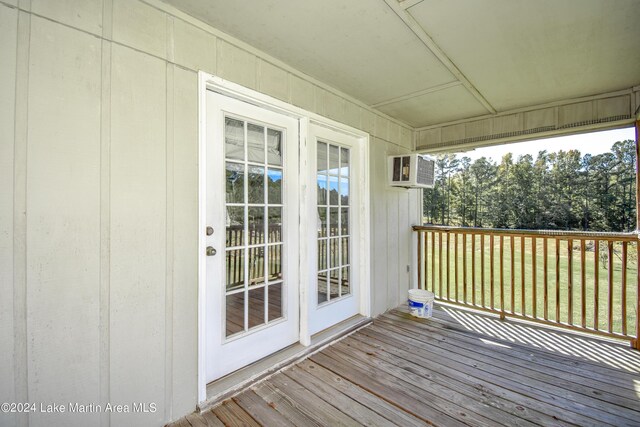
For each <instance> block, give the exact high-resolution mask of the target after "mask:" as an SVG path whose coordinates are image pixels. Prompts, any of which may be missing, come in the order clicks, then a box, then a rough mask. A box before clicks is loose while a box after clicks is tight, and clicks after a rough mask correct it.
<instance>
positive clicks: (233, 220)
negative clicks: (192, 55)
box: [225, 117, 286, 336]
mask: <svg viewBox="0 0 640 427" xmlns="http://www.w3.org/2000/svg"><path fill="white" fill-rule="evenodd" d="M283 148H284V132H283V131H282V130H279V129H272V128H270V127H269V126H268V125H265V124H260V123H252V122H249V121H244V120H242V119H239V118H234V117H226V118H225V157H226V159H227V161H226V162H225V165H226V166H225V168H226V202H227V206H226V211H227V227H226V233H227V235H226V246H227V250H226V259H225V271H226V284H225V285H226V286H225V291H226V304H227V306H226V336H230V335H233V334H238V333H243V332H247V331H248V330H249V329H251V328H256V327H259V326H261V325H264V324H265V323H267V322H270V321H274V320H277V319H280V318H282V317H283V313H284V311H285V307H283V305H282V302H283V299H282V295H283V293H286V288H285V286H286V281H285V277H284V275H283V257H282V254H283V250H284V243H283V242H284V235H283V232H284V229H283V220H284V217H283V213H284V204H283V201H284V196H283V189H284V188H286V187H285V176H284V173H283V168H282V167H283Z"/></svg>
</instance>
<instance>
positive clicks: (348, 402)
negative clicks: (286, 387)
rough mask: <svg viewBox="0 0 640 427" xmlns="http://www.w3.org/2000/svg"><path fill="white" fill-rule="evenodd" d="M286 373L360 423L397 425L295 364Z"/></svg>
mask: <svg viewBox="0 0 640 427" xmlns="http://www.w3.org/2000/svg"><path fill="white" fill-rule="evenodd" d="M285 374H286V376H287V377H290V378H291V379H293V380H295V381H297V382H298V383H299V384H304V385H305V387H307V388H309V390H311V391H312V392H313V393H314V394H315V395H317V396H318V397H320V398H321V399H323V400H324V401H325V402H328V403H330V404H331V405H333V406H335V407H336V408H337V409H338V410H339V411H341V412H342V413H344V414H348V415H349V417H351V418H353V419H354V420H356V421H357V422H358V423H359V424H362V425H372V426H379V427H393V426H394V425H395V424H393V423H392V422H390V421H389V420H387V419H386V418H384V417H382V416H380V415H379V414H378V413H376V412H375V411H372V410H371V409H369V408H367V407H366V406H365V405H362V404H361V403H360V402H358V401H356V400H353V399H351V398H350V397H349V396H347V395H344V394H342V393H341V392H339V391H337V390H336V389H334V388H333V387H331V386H330V385H329V384H327V383H325V382H324V381H321V380H319V379H317V378H316V377H314V376H313V375H311V374H309V373H307V372H306V371H304V370H302V369H300V368H298V367H295V366H294V367H292V368H291V369H287V370H286V371H285Z"/></svg>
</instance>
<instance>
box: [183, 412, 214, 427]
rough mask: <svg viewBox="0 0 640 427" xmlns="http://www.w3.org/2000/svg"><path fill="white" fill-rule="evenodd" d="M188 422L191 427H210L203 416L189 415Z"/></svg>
mask: <svg viewBox="0 0 640 427" xmlns="http://www.w3.org/2000/svg"><path fill="white" fill-rule="evenodd" d="M187 421H188V422H189V424H191V427H208V426H209V425H208V424H207V421H206V420H205V419H204V418H203V417H202V415H201V414H197V413H193V414H189V415H187Z"/></svg>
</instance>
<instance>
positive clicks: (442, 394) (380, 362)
mask: <svg viewBox="0 0 640 427" xmlns="http://www.w3.org/2000/svg"><path fill="white" fill-rule="evenodd" d="M363 347H364V343H362V342H357V343H354V342H353V340H352V341H341V342H340V343H338V344H336V345H335V346H333V347H332V350H334V351H336V352H339V353H341V354H343V355H344V356H346V357H348V358H353V359H355V360H358V361H360V362H362V363H366V364H368V365H369V366H370V367H371V369H378V370H381V371H383V372H385V373H387V374H389V375H391V376H393V377H395V378H397V379H398V380H400V381H402V383H403V385H404V387H406V388H407V389H408V390H410V391H411V392H412V393H416V394H417V395H421V396H422V397H423V399H424V400H429V401H430V402H431V403H432V404H434V405H437V407H438V409H439V410H440V411H442V412H444V413H448V414H449V415H451V416H458V415H459V414H460V413H461V411H462V413H464V414H465V415H464V418H461V420H462V419H465V420H466V419H470V420H471V423H472V424H473V425H476V426H494V425H512V426H522V427H533V426H534V425H535V424H533V423H531V422H529V421H527V420H525V419H521V418H519V417H512V416H509V415H508V414H505V413H504V412H503V411H501V410H500V409H498V408H495V407H492V406H491V405H490V404H488V402H486V399H485V402H483V401H480V400H473V399H469V398H468V397H467V396H465V395H464V394H462V393H460V392H459V391H458V390H456V389H455V388H454V387H452V386H451V384H449V385H448V386H443V385H442V384H439V383H437V382H435V381H433V380H432V379H430V378H428V377H427V376H421V375H420V373H421V372H420V370H419V369H418V368H419V367H417V366H411V363H406V364H404V366H402V367H401V366H397V365H395V364H392V363H388V362H387V361H385V360H384V359H383V358H381V357H380V354H376V353H375V349H373V348H372V349H371V350H372V351H367V350H366V349H363Z"/></svg>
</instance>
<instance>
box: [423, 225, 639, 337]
mask: <svg viewBox="0 0 640 427" xmlns="http://www.w3.org/2000/svg"><path fill="white" fill-rule="evenodd" d="M425 236H426V242H424V237H425ZM432 236H433V234H432V233H430V232H429V233H425V234H423V243H426V260H425V251H424V250H423V251H422V253H423V259H422V266H424V265H425V262H426V267H427V268H426V274H425V269H424V268H423V269H422V272H423V273H422V280H423V284H421V286H423V287H424V284H425V283H426V288H427V289H428V290H434V287H435V290H434V292H435V293H436V295H437V296H440V297H442V298H444V299H447V297H448V298H449V299H451V300H454V301H455V300H457V301H460V302H463V301H465V300H466V301H467V303H472V302H473V297H474V296H475V304H476V305H482V296H483V294H484V306H485V307H491V293H492V292H491V257H490V241H489V236H485V237H484V245H481V236H475V237H474V238H475V251H472V237H471V236H469V235H468V236H467V237H466V282H465V280H464V270H465V268H464V257H465V252H464V250H463V243H462V239H463V238H462V235H461V234H458V235H457V241H458V243H457V251H458V253H457V259H458V262H457V280H456V263H455V259H456V254H455V250H456V245H455V244H454V237H453V233H449V239H450V243H449V245H448V244H447V240H446V234H445V233H442V239H443V241H442V278H440V274H439V271H440V259H439V252H440V251H439V248H440V246H441V245H440V242H439V239H438V237H437V234H436V238H435V242H434V243H435V245H433V247H432V238H433V237H432ZM543 240H545V239H544V238H542V237H540V238H536V250H535V253H536V266H535V271H536V280H535V291H536V296H535V300H534V298H533V288H534V283H533V262H532V255H533V248H532V239H531V238H529V237H525V238H524V251H523V250H522V247H521V237H519V236H518V237H515V238H514V240H513V257H512V255H511V250H512V249H511V246H512V241H511V238H510V237H504V246H503V253H504V257H503V265H502V271H503V284H504V285H503V292H504V295H503V300H504V310H505V312H507V313H512V312H513V313H517V314H522V313H523V304H522V295H523V290H524V300H525V302H524V314H525V315H527V316H532V315H533V309H534V304H535V311H536V317H538V318H540V319H544V318H545V310H544V308H545V304H544V291H545V281H544V257H545V255H544V248H543ZM546 240H547V245H548V247H547V283H546V287H547V296H548V299H547V316H546V318H547V319H548V320H549V321H551V322H555V321H557V320H558V319H559V321H560V322H562V323H571V324H573V325H577V326H582V324H583V314H582V310H583V308H582V307H583V304H584V324H585V325H586V327H588V328H593V327H594V318H595V310H594V309H595V306H596V302H595V301H596V298H595V288H596V280H595V264H596V262H595V257H596V252H595V248H594V242H593V241H592V240H587V241H585V245H584V251H583V250H582V247H581V242H580V240H573V241H572V244H571V247H572V250H571V252H572V254H571V274H569V264H570V263H569V258H570V257H569V241H568V240H566V239H564V240H558V241H557V242H559V264H558V276H559V280H558V282H557V285H556V239H555V238H547V239H546ZM433 249H435V257H432V250H433ZM493 249H494V256H493V307H494V308H495V309H497V310H499V309H500V306H501V305H500V301H501V290H500V289H501V287H500V269H501V267H500V237H499V236H494V244H493ZM448 250H449V264H448V265H449V268H448V269H447V251H448ZM472 252H475V268H473V267H472V256H473V255H472ZM622 252H623V249H622V243H619V242H618V243H614V245H613V281H612V288H611V297H612V308H613V310H612V313H613V323H612V329H613V332H615V333H622V332H623V330H622V321H623V319H622V312H623V310H622V299H623V286H622ZM483 253H484V266H483V265H482V263H481V258H482V254H483ZM523 254H524V268H522V256H523ZM583 255H584V260H585V261H584V266H585V267H584V286H583V279H582V274H583V272H582V271H581V259H582V256H583ZM637 259H638V254H637V243H629V244H628V249H627V268H626V272H627V278H626V289H625V291H624V294H625V296H626V304H625V306H626V316H625V317H626V325H627V334H628V335H632V336H633V335H635V323H636V304H637V298H636V295H637V287H638V270H637V265H638V264H637ZM598 261H599V262H598V263H599V266H598V272H599V278H598V282H597V283H598V303H597V309H598V310H597V311H598V313H597V325H598V329H600V330H603V331H607V330H608V313H609V270H608V267H609V266H608V248H607V243H606V242H605V241H601V242H600V247H599V255H598ZM474 270H475V281H474V280H473V278H474ZM483 270H484V287H483V286H482V271H483ZM447 273H448V274H447ZM523 274H524V283H523ZM447 276H448V277H447ZM570 278H571V279H572V280H571V281H570V280H569V279H570ZM425 280H426V282H425ZM447 281H448V283H449V285H448V293H447ZM570 282H571V316H569V311H570V309H569V306H570V304H569V302H570V293H569V283H570ZM465 283H466V299H465ZM473 283H475V292H474V286H473ZM434 285H435V286H434ZM557 289H558V291H557ZM557 292H558V294H557ZM557 295H559V301H560V304H559V318H558V316H557V314H556V301H557V299H558V298H557ZM570 317H571V319H570Z"/></svg>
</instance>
